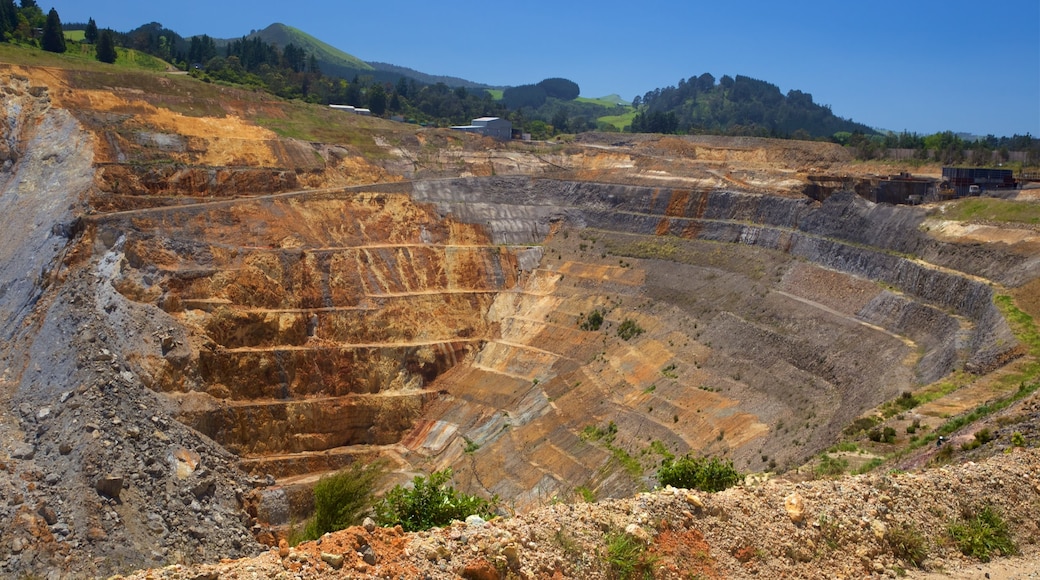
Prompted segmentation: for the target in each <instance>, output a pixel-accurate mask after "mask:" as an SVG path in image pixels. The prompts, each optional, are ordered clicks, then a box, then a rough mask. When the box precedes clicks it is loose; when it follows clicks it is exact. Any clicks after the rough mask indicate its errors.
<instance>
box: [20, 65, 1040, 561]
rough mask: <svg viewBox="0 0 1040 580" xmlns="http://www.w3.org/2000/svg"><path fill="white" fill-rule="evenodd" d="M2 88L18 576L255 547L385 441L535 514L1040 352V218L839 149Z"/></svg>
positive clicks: (776, 459) (411, 461)
mask: <svg viewBox="0 0 1040 580" xmlns="http://www.w3.org/2000/svg"><path fill="white" fill-rule="evenodd" d="M0 78H6V79H9V80H6V81H4V86H3V87H2V89H3V91H4V98H3V101H2V103H3V104H2V105H0V117H2V118H3V121H4V122H3V123H2V124H0V137H2V138H0V160H2V166H0V341H2V343H3V346H2V350H0V403H2V405H0V473H3V476H2V477H0V497H3V498H4V499H3V500H2V501H0V526H2V529H0V570H2V572H3V574H4V575H8V574H11V575H15V576H17V575H18V574H29V573H40V571H41V570H44V571H46V570H57V571H60V574H71V575H105V574H112V573H116V572H126V571H128V570H132V569H135V568H143V567H149V566H158V565H162V564H167V563H177V562H189V563H190V562H200V561H214V560H216V559H219V558H221V557H235V556H244V555H250V554H255V553H257V552H258V551H260V550H261V549H263V543H268V544H276V543H277V540H278V538H279V537H282V536H283V535H284V534H285V533H286V531H287V530H288V529H289V527H291V526H293V525H296V524H299V522H301V521H303V520H304V519H305V518H306V517H307V516H308V515H309V513H310V510H311V509H312V505H311V501H312V500H311V489H312V487H313V485H314V483H315V482H316V481H317V480H318V478H320V477H321V476H322V475H323V474H326V473H329V472H331V471H334V470H337V469H340V468H342V467H344V466H346V465H349V464H350V463H352V462H356V461H365V462H368V461H373V460H376V459H380V460H383V461H385V462H387V465H388V466H389V470H390V472H391V474H392V477H391V481H388V482H387V485H392V484H393V483H398V482H404V481H407V480H408V479H410V478H411V477H412V476H413V475H416V474H423V473H429V472H432V471H434V470H439V469H442V468H448V467H450V468H452V469H453V471H454V483H455V485H456V487H458V488H459V489H462V490H464V491H467V492H469V493H477V494H480V495H491V494H497V495H498V496H500V497H501V498H503V503H504V505H505V506H507V507H508V509H509V510H510V511H512V512H516V513H523V512H524V511H526V510H529V509H531V508H534V507H538V506H544V505H547V504H549V503H551V502H552V501H554V500H555V499H557V498H565V497H570V496H571V495H573V493H574V490H576V489H578V488H582V489H585V490H589V491H591V492H592V493H594V494H595V495H596V496H597V497H599V498H610V497H627V496H630V495H632V494H634V493H636V492H639V491H641V490H646V489H651V488H653V486H654V485H655V479H654V473H655V468H656V467H657V466H658V465H659V464H660V460H661V459H662V457H663V452H667V453H671V454H675V455H681V454H685V453H693V454H696V455H716V456H723V457H726V458H730V459H732V460H733V461H734V463H735V465H736V466H737V467H738V468H739V469H741V470H743V471H748V472H763V471H782V470H785V469H793V468H796V467H798V466H799V465H801V464H802V463H804V462H805V461H806V460H808V459H810V458H811V457H813V456H814V455H816V454H818V453H819V452H820V451H821V450H823V449H825V448H827V447H829V446H831V445H832V444H833V443H834V442H835V441H836V440H837V438H838V436H839V435H840V433H841V432H842V431H843V430H844V429H845V428H846V427H848V426H849V425H850V424H851V423H853V422H854V421H855V420H856V419H857V418H860V417H861V416H863V415H864V414H867V413H869V412H871V410H873V409H875V408H876V407H878V406H879V405H881V404H883V403H885V402H886V401H889V400H892V399H894V398H896V397H898V396H899V395H900V394H901V393H904V392H915V391H917V390H918V389H920V388H922V387H924V386H926V385H929V384H932V383H934V382H936V381H938V380H940V379H942V378H944V377H947V376H949V375H950V374H951V373H973V374H975V375H979V376H984V375H987V374H988V373H993V372H1000V369H1002V368H1004V367H1005V366H1006V365H1007V364H1008V363H1009V362H1011V361H1015V360H1016V359H1018V358H1020V357H1021V356H1022V355H1023V354H1025V353H1026V349H1025V348H1024V346H1023V345H1022V344H1020V342H1019V341H1018V340H1017V339H1016V337H1015V335H1014V334H1013V333H1012V329H1011V328H1010V327H1009V324H1008V321H1007V320H1006V318H1005V316H1004V315H1003V314H1002V311H1001V310H1000V309H999V308H998V306H997V303H996V301H995V298H996V297H997V296H998V295H1009V296H1012V297H1014V296H1028V295H1030V294H1032V293H1033V292H1035V291H1036V290H1037V289H1038V288H1040V286H1038V283H1037V279H1038V277H1040V252H1038V251H1037V248H1038V244H1037V236H1036V233H1035V231H1032V232H1030V231H1024V232H1019V233H1020V234H1021V235H1018V236H1017V237H1014V238H1013V239H1009V240H1008V241H1004V242H1001V243H980V242H979V241H978V239H977V238H972V237H959V236H958V235H954V234H950V232H949V228H945V229H944V228H943V227H941V225H942V222H941V220H940V219H937V218H936V216H935V213H934V210H933V209H931V208H928V207H909V206H893V205H885V204H874V203H871V202H869V201H867V200H865V199H863V198H862V197H861V196H858V195H856V193H855V192H854V190H855V187H850V186H849V185H850V183H852V182H854V181H855V180H856V178H855V176H854V175H853V176H852V177H850V174H849V173H848V172H849V171H850V170H849V167H850V165H851V164H850V159H849V158H848V155H847V153H846V152H845V151H844V150H842V149H841V148H840V147H838V146H835V145H831V144H824V143H801V142H776V141H767V140H757V139H736V138H708V137H700V138H696V137H690V138H675V137H670V138H663V137H649V136H629V135H625V136H618V135H614V136H610V135H602V136H587V137H583V138H581V139H579V140H577V141H576V142H573V143H569V144H558V145H552V144H496V143H493V142H491V141H489V140H484V139H482V138H480V137H477V136H472V135H459V134H450V133H448V132H445V131H438V130H432V129H429V130H427V129H419V128H418V127H414V126H402V125H401V124H394V123H390V122H384V121H381V120H378V119H365V118H349V119H348V118H345V117H332V116H330V117H329V119H328V123H329V124H330V125H332V124H335V123H339V124H341V125H343V127H344V128H343V129H342V131H343V133H344V134H350V135H352V136H353V137H352V139H351V140H347V139H343V140H342V141H341V142H327V143H313V142H307V141H299V140H293V139H289V138H283V137H279V136H278V135H277V134H276V133H274V132H272V131H271V130H269V129H265V128H263V127H260V126H258V125H256V124H254V123H253V122H252V121H250V119H252V118H254V117H276V116H277V115H280V114H288V113H286V111H285V110H283V109H285V108H286V107H287V105H285V104H283V103H281V102H279V101H275V100H273V99H270V98H266V99H265V98H264V97H261V96H256V95H254V94H251V93H248V92H244V91H236V90H234V89H227V88H221V89H211V90H216V91H219V94H218V95H215V96H211V97H200V96H191V95H190V91H191V90H195V89H191V86H192V85H191V84H190V83H194V81H191V80H190V79H186V78H175V77H169V78H161V79H160V82H161V83H164V84H163V87H161V90H160V89H156V90H154V91H152V90H148V89H147V88H146V89H145V90H141V89H139V88H133V87H127V88H122V87H121V85H118V84H116V80H117V79H114V78H113V79H111V83H112V85H111V86H104V87H96V86H93V85H88V83H87V82H86V81H85V80H84V79H83V78H81V77H79V76H76V75H72V74H67V73H65V72H64V71H58V70H51V69H30V68H17V67H5V69H4V71H3V76H2V77H0ZM141 82H144V81H141ZM149 82H151V81H149ZM199 90H201V89H199ZM206 99H208V100H206ZM189 103H195V104H198V103H202V104H201V105H198V109H200V110H204V111H207V113H206V114H204V115H199V114H197V113H189V112H188V108H189V107H188V106H187V104H189ZM315 114H318V113H315ZM320 114H323V115H334V113H330V112H327V111H321V112H320ZM359 142H364V145H358V143H359ZM810 175H811V176H812V178H811V179H810ZM853 185H854V183H853ZM809 193H811V194H812V195H809ZM1033 306H1034V307H1035V306H1036V305H1035V304H1033ZM593 321H595V323H593ZM938 417H939V414H938V413H937V414H936V416H935V418H934V421H939V418H938ZM925 420H926V421H928V420H929V419H928V418H926V419H925ZM596 429H611V430H613V431H614V432H615V433H616V435H615V436H614V438H613V439H612V442H611V443H610V444H609V445H607V444H604V443H603V442H602V441H596V440H594V439H590V438H589V437H587V436H583V434H587V433H588V432H589V431H590V430H596ZM44 573H45V572H44Z"/></svg>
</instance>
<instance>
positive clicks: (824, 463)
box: [816, 453, 849, 477]
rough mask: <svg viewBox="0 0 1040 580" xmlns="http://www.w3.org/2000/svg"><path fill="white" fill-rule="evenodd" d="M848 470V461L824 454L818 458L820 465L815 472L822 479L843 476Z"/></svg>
mask: <svg viewBox="0 0 1040 580" xmlns="http://www.w3.org/2000/svg"><path fill="white" fill-rule="evenodd" d="M848 468H849V460H848V459H845V458H843V457H831V456H830V455H827V454H826V453H824V454H823V455H822V456H821V457H820V463H819V465H818V466H817V468H816V471H817V473H819V474H820V475H822V476H824V477H837V476H839V475H842V474H844V473H845V471H846V470H848Z"/></svg>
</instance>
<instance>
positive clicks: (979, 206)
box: [942, 197, 1040, 224]
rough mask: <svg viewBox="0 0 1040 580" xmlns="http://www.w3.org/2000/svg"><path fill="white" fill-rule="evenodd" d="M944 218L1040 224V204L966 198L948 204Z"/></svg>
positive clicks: (985, 198)
mask: <svg viewBox="0 0 1040 580" xmlns="http://www.w3.org/2000/svg"><path fill="white" fill-rule="evenodd" d="M944 207H945V212H944V213H943V214H942V217H943V218H944V219H948V220H955V221H965V222H967V221H991V222H1009V223H1023V224H1040V205H1037V204H1035V203H1025V202H1021V201H1013V200H1007V199H996V198H987V197H973V198H964V199H960V200H957V201H954V202H952V203H950V204H947V205H946V206H944Z"/></svg>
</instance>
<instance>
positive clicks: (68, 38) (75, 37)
mask: <svg viewBox="0 0 1040 580" xmlns="http://www.w3.org/2000/svg"><path fill="white" fill-rule="evenodd" d="M62 32H64V33H65V42H66V43H69V42H80V41H82V40H83V39H84V38H86V36H87V31H86V30H63V31H62Z"/></svg>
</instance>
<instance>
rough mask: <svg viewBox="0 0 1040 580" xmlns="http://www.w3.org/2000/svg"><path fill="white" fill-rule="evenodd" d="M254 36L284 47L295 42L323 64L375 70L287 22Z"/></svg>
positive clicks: (274, 25)
mask: <svg viewBox="0 0 1040 580" xmlns="http://www.w3.org/2000/svg"><path fill="white" fill-rule="evenodd" d="M254 37H259V38H260V40H263V41H264V42H267V43H270V44H277V45H278V46H279V47H282V48H284V47H285V46H287V45H289V44H293V45H295V46H296V47H297V48H302V49H304V50H305V51H307V53H308V54H313V55H314V57H315V58H317V59H318V62H320V63H322V64H328V65H332V66H334V67H337V68H347V69H354V70H360V71H365V70H373V67H372V65H370V64H368V63H367V62H365V61H363V60H361V59H360V58H358V57H356V56H354V55H352V54H348V53H346V52H343V51H342V50H340V49H338V48H336V47H334V46H332V45H330V44H326V43H324V42H322V41H320V40H318V39H317V38H315V37H313V36H311V35H310V34H307V33H306V32H304V31H302V30H300V29H298V28H293V27H292V26H286V25H285V24H281V23H278V22H276V23H274V24H272V25H270V26H268V27H267V28H265V29H263V30H260V31H258V32H254V33H253V34H250V35H249V37H248V38H254Z"/></svg>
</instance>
